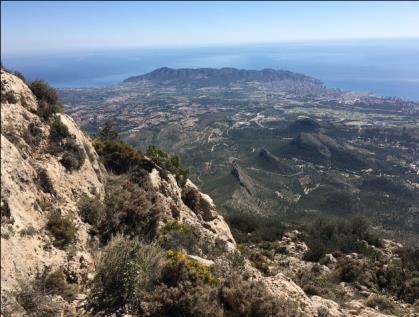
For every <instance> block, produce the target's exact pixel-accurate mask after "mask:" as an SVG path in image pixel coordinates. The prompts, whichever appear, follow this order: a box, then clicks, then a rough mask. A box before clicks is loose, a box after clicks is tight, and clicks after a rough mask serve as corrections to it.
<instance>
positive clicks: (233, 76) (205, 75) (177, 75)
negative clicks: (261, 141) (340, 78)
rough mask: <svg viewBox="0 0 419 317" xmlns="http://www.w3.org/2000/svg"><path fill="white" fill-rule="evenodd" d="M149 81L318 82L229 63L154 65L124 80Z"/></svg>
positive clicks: (201, 83)
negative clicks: (191, 65)
mask: <svg viewBox="0 0 419 317" xmlns="http://www.w3.org/2000/svg"><path fill="white" fill-rule="evenodd" d="M142 81H150V82H152V83H158V84H162V85H171V84H176V85H191V86H194V87H196V86H201V87H205V86H219V85H225V84H234V83H245V82H285V81H289V82H295V83H300V84H303V83H304V84H310V85H318V86H322V82H321V81H320V80H318V79H315V78H312V77H309V76H306V75H302V74H297V73H293V72H290V71H285V70H274V69H262V70H245V69H237V68H231V67H225V68H220V69H217V68H180V69H173V68H168V67H162V68H158V69H156V70H154V71H152V72H150V73H147V74H144V75H140V76H134V77H130V78H127V79H126V80H124V83H139V82H142Z"/></svg>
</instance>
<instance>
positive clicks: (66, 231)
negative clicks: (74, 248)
mask: <svg viewBox="0 0 419 317" xmlns="http://www.w3.org/2000/svg"><path fill="white" fill-rule="evenodd" d="M47 229H48V230H49V231H50V232H51V234H52V235H53V237H54V241H53V244H54V246H55V247H57V248H60V249H65V248H66V247H67V246H68V245H69V244H70V243H72V242H73V241H74V238H75V235H76V231H77V228H76V225H75V224H74V220H73V217H72V216H71V215H67V216H62V215H61V212H60V211H59V210H53V211H52V212H50V214H49V216H48V222H47Z"/></svg>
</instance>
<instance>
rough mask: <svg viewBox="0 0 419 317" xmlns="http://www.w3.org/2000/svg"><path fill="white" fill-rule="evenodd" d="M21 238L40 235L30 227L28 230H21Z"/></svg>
mask: <svg viewBox="0 0 419 317" xmlns="http://www.w3.org/2000/svg"><path fill="white" fill-rule="evenodd" d="M19 234H20V236H21V237H23V236H30V237H32V236H34V235H35V234H38V230H36V229H35V228H34V227H33V226H32V225H29V226H28V227H27V228H24V229H22V230H20V232H19Z"/></svg>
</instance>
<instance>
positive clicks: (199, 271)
mask: <svg viewBox="0 0 419 317" xmlns="http://www.w3.org/2000/svg"><path fill="white" fill-rule="evenodd" d="M166 256H167V258H168V261H167V263H166V266H165V267H164V269H163V272H162V276H163V277H162V280H163V282H164V283H165V284H166V285H167V286H172V287H174V286H176V285H178V284H179V283H181V282H182V281H195V282H197V283H198V281H199V282H203V283H205V284H216V283H217V282H218V278H217V276H215V275H214V274H213V273H212V272H211V271H210V270H209V269H208V268H207V267H206V266H204V265H202V264H201V263H199V262H197V261H195V260H192V259H190V258H188V257H187V256H186V254H185V253H184V252H183V251H178V250H168V251H167V252H166Z"/></svg>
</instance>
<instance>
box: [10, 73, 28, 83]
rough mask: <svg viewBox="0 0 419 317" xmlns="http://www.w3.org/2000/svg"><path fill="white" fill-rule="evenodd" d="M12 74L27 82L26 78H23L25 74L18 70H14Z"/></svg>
mask: <svg viewBox="0 0 419 317" xmlns="http://www.w3.org/2000/svg"><path fill="white" fill-rule="evenodd" d="M13 75H15V76H16V77H17V78H20V79H21V80H22V81H23V82H24V83H26V82H27V80H26V78H25V76H24V75H23V74H22V73H21V72H19V71H15V72H14V73H13Z"/></svg>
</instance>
